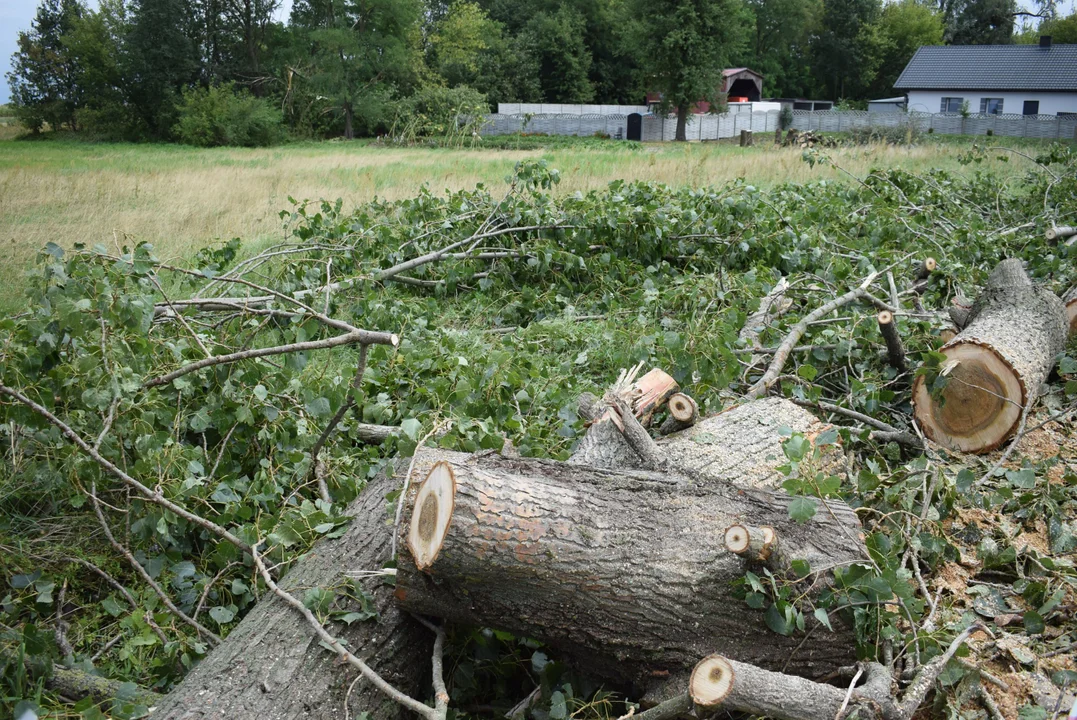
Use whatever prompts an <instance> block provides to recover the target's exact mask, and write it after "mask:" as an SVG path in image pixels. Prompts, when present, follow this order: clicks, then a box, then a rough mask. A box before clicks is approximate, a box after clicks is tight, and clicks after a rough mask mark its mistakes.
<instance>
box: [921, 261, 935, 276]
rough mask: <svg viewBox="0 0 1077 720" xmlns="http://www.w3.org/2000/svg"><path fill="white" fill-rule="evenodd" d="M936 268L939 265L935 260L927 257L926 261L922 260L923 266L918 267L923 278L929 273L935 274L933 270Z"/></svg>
mask: <svg viewBox="0 0 1077 720" xmlns="http://www.w3.org/2000/svg"><path fill="white" fill-rule="evenodd" d="M938 266H939V265H938V263H937V262H936V261H935V258H933V257H929V258H927V259H926V260H924V264H923V265H921V266H920V272H921V273H922V274H923V275H924V276H927V275H930V274H931V273H933V272H935V268H937V267H938Z"/></svg>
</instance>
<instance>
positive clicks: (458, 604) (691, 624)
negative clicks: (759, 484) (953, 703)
mask: <svg viewBox="0 0 1077 720" xmlns="http://www.w3.org/2000/svg"><path fill="white" fill-rule="evenodd" d="M439 461H445V462H447V463H448V464H449V465H450V467H451V469H452V471H453V474H454V477H455V482H456V497H455V502H454V510H453V515H452V520H451V524H450V526H449V529H448V533H447V535H446V539H445V542H444V543H443V544H442V546H441V549H440V552H439V554H438V556H437V559H436V560H435V561H434V562H433V564H432V565H431V566H430V567H429V568H427V569H426V570H425V571H418V570H417V569H416V567H415V563H414V561H413V559H412V558H411V557H410V555H409V554H407V553H402V554H401V557H400V558H399V564H398V570H397V591H396V595H397V599H398V601H399V603H400V605H401V607H403V608H404V609H406V610H409V611H412V612H417V613H421V614H427V615H435V616H440V617H444V618H446V619H447V620H449V621H452V622H458V623H465V624H471V625H483V626H489V627H496V628H501V629H504V630H509V631H512V632H514V633H517V634H519V635H523V636H527V637H533V638H536V639H539V640H542V641H544V642H546V643H548V644H549V645H550V646H551V647H553V648H554V649H555V650H556V651H558V652H560V653H563V655H564V656H565V657H568V658H570V659H572V660H574V661H576V662H577V663H579V664H580V665H581V666H582V667H584V668H586V670H587V671H588V672H591V673H594V674H597V675H600V676H604V677H607V678H609V679H611V680H615V681H619V682H639V683H641V684H645V683H646V682H647V681H648V680H653V679H654V677H656V675H664V674H666V673H669V674H677V673H683V672H685V671H686V670H688V669H690V668H691V667H693V666H694V665H695V664H696V662H697V661H698V660H699V658H700V657H703V656H704V655H706V654H708V653H710V652H713V651H714V650H716V649H717V650H719V651H721V652H723V653H725V654H727V655H730V656H733V657H736V658H738V659H742V660H744V661H747V662H752V663H755V664H759V665H762V666H765V667H771V668H775V669H782V668H786V671H787V672H791V673H797V674H801V675H805V676H810V677H819V676H821V675H824V674H826V673H828V672H831V671H833V670H835V669H836V668H838V667H840V666H843V665H847V664H849V663H850V662H852V661H853V660H854V659H855V639H854V634H853V632H852V630H851V629H850V628H848V627H845V626H844V625H843V624H842V623H841V622H840V621H839V619H838V618H834V623H835V624H834V627H835V632H829V631H827V630H826V629H825V628H816V629H815V631H814V633H813V634H812V637H811V640H810V641H809V642H805V643H802V641H803V639H804V638H803V636H800V637H782V636H780V635H777V634H775V633H773V632H771V631H769V630H768V629H767V627H766V625H765V623H764V620H763V613H762V612H761V611H757V610H752V609H750V608H749V607H748V606H747V605H746V604H745V603H744V601H743V600H739V599H736V598H735V597H734V595H733V593H734V589H733V587H732V585H731V583H732V581H734V580H736V579H738V578H742V577H743V576H744V572H745V564H744V561H743V560H742V559H741V558H740V557H738V556H736V555H734V554H732V553H729V552H727V551H726V550H725V549H724V546H723V536H724V533H725V529H726V528H727V527H728V526H729V525H730V524H732V523H734V522H742V521H743V522H749V523H751V524H753V525H756V526H772V527H774V528H775V530H776V531H777V533H778V535H779V536H780V537H781V542H782V547H783V548H784V550H785V552H786V553H787V554H788V555H789V557H791V558H803V559H805V560H808V562H810V563H811V565H812V567H818V568H822V567H832V566H833V565H834V564H836V563H843V562H849V561H854V560H857V559H859V558H860V557H861V551H862V545H861V541H860V539H859V533H860V530H861V528H860V524H859V521H858V520H857V518H856V515H855V513H854V512H853V511H852V510H851V509H850V508H848V507H847V506H845V505H843V504H841V503H831V510H832V512H833V514H831V512H826V511H822V510H821V511H820V512H819V513H817V514H816V516H815V518H814V519H813V520H812V521H810V522H808V523H806V524H804V525H798V524H796V523H794V522H792V521H791V520H790V519H789V514H788V504H789V502H790V500H791V498H790V497H789V496H787V495H786V494H785V493H775V492H768V491H762V490H754V489H745V488H738V487H734V486H731V485H729V484H728V483H719V482H709V481H705V482H704V483H702V484H700V483H698V482H696V481H694V480H692V479H689V478H688V477H686V476H683V475H678V474H676V473H654V472H641V471H613V470H604V469H599V468H593V467H582V466H573V465H569V464H567V463H557V462H549V461H541V460H527V459H518V458H503V457H498V456H495V455H471V456H469V455H461V454H458V453H449V452H445V451H439V450H433V449H427V448H424V449H422V450H420V451H419V454H418V456H417V463H416V472H417V473H419V475H418V476H419V477H424V478H425V477H426V475H427V473H428V472H429V469H430V468H431V467H432V466H433V465H434V464H435V463H437V462H439ZM414 495H415V494H414V493H412V494H410V496H409V498H408V503H409V504H408V505H407V506H405V507H406V510H407V513H406V517H407V518H408V519H409V521H410V519H411V518H412V510H413V505H412V503H413V501H414ZM420 518H422V515H420ZM424 521H425V520H423V522H424ZM401 532H402V533H403V532H407V529H406V528H402V529H401ZM822 584H824V583H820V585H822ZM811 622H812V621H811V620H809V623H811ZM801 645H802V646H801ZM798 646H799V647H798Z"/></svg>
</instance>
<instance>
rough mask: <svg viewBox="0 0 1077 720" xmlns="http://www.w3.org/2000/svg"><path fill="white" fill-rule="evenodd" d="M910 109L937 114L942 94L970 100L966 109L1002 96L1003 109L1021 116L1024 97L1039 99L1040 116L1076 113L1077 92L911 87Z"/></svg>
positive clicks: (976, 108)
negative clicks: (917, 88)
mask: <svg viewBox="0 0 1077 720" xmlns="http://www.w3.org/2000/svg"><path fill="white" fill-rule="evenodd" d="M908 95H909V111H910V112H926V113H937V112H938V111H939V107H940V105H941V103H942V99H943V98H944V97H960V98H965V99H966V100H968V101H969V112H971V113H978V112H980V99H981V98H985V97H991V98H1002V99H1003V104H1002V112H1004V113H1006V114H1016V115H1020V114H1021V113H1022V111H1023V108H1024V105H1025V100H1039V101H1040V113H1039V114H1040V115H1057V114H1058V113H1060V112H1072V113H1077V92H1072V93H1061V92H1053V93H1051V92H993V91H984V90H910V91H909V93H908Z"/></svg>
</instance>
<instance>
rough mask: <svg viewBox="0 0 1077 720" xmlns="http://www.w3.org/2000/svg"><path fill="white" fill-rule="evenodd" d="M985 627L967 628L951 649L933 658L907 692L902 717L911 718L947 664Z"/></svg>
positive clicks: (975, 625) (973, 626)
mask: <svg viewBox="0 0 1077 720" xmlns="http://www.w3.org/2000/svg"><path fill="white" fill-rule="evenodd" d="M983 629H984V626H983V625H981V624H980V623H973V624H972V625H969V626H968V627H967V628H965V629H964V630H963V631H962V632H961V634H960V635H958V636H957V637H955V638H954V641H953V642H952V643H950V647H948V648H947V649H946V652H944V653H943V654H942V655H939V656H937V657H935V658H932V659H931V661H930V662H928V663H927V665H924V666H923V668H921V669H920V672H919V673H917V675H916V679H915V680H913V682H912V685H910V686H909V688H908V690H906V691H905V695H904V697H903V698H902V699H901V705H900V712H901V717H903V718H906V719H907V718H911V717H912V716H913V713H915V712H916V709H917V708H919V707H920V703H922V702H923V701H924V697H925V696H926V695H927V692H928V690H930V689H931V687H932V686H933V685H934V684H935V680H937V679H938V677H939V674H941V673H942V671H943V669H944V668H945V667H946V663H948V662H950V658H952V657H953V656H954V653H956V652H957V650H958V648H960V647H961V645H963V644H964V642H965V641H966V640H968V639H969V635H971V634H972V633H974V632H976V631H977V630H983Z"/></svg>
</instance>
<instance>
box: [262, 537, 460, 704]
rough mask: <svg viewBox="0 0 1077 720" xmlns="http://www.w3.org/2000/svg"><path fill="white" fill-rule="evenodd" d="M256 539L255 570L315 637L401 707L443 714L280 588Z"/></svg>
mask: <svg viewBox="0 0 1077 720" xmlns="http://www.w3.org/2000/svg"><path fill="white" fill-rule="evenodd" d="M257 545H258V543H256V544H255V545H254V546H252V547H251V549H250V552H251V558H252V559H253V560H254V565H255V567H256V568H257V569H258V573H259V574H260V575H261V576H262V580H263V581H265V584H266V587H268V588H269V590H270V591H271V592H272V593H273V594H274V595H276V596H277V597H279V598H280V599H281V600H283V601H284V602H285V603H286V604H288V605H290V606H291V607H292V608H293V609H294V610H295V611H296V612H298V613H299V614H300V615H302V616H303V618H304V619H305V620H306V621H307V624H308V625H310V627H311V629H312V630H314V632H315V634H316V635H317V636H318V638H319V639H320V640H321V641H322V642H323V643H324V644H325V645H327V646H328V647H329V649H331V650H332V651H333V652H334V653H336V654H337V656H338V657H339V658H340V659H342V660H344V661H345V662H347V663H348V664H350V665H352V666H353V667H355V668H357V669H358V670H359V672H360V673H361V674H362V676H363V677H364V678H366V679H367V680H368V681H369V682H370V683H371V684H372V685H373V686H374V687H376V688H377V689H378V690H381V691H382V693H384V694H385V695H386V696H388V697H389V698H390V699H392V700H393V701H394V702H397V703H399V704H400V705H402V706H403V707H404V708H406V709H408V710H411V711H412V712H414V713H415V714H417V715H420V716H422V717H424V718H426V719H427V720H443V715H439V714H438V712H437V710H436V709H435V708H432V707H430V706H429V705H426V704H424V703H421V702H419V701H418V700H416V699H414V698H412V697H409V696H407V695H405V694H404V693H402V692H400V691H399V690H397V689H396V688H395V687H393V686H392V685H390V684H389V683H388V682H387V681H386V680H385V679H384V678H383V677H382V676H381V675H379V674H378V673H377V672H376V671H375V670H374V669H373V668H371V667H370V666H369V665H367V664H366V663H365V662H363V661H362V660H361V659H359V658H358V657H356V656H355V655H353V654H352V653H351V652H349V651H348V649H347V648H345V647H344V646H343V645H341V644H340V641H339V640H337V638H335V637H333V635H332V634H330V633H329V631H328V630H326V629H325V627H324V626H323V625H322V624H321V623H320V622H318V619H317V618H316V617H314V613H312V612H311V611H310V609H309V608H308V607H307V606H306V605H304V604H303V602H302V601H301V600H299V599H298V598H296V597H295V596H294V595H292V594H291V593H288V592H286V591H284V590H282V589H281V588H280V586H279V585H277V583H276V582H274V580H273V575H272V574H270V572H269V568H267V567H266V565H265V563H264V562H262V557H261V556H260V555H259V554H258V548H257Z"/></svg>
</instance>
